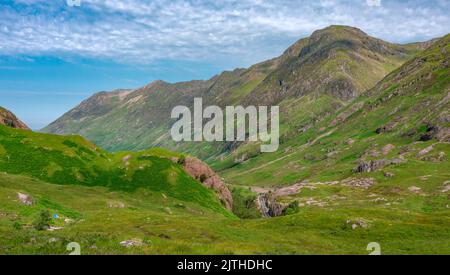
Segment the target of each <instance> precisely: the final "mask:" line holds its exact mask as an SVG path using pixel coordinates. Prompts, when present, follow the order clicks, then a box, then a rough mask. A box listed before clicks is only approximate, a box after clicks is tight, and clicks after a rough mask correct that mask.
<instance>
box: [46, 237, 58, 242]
mask: <svg viewBox="0 0 450 275" xmlns="http://www.w3.org/2000/svg"><path fill="white" fill-rule="evenodd" d="M57 241H59V239H58V238H50V239H48V243H56V242H57Z"/></svg>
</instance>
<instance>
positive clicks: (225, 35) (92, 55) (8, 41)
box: [0, 0, 450, 129]
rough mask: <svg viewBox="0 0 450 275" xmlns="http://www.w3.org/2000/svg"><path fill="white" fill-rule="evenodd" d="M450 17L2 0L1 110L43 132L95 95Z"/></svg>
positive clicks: (240, 2)
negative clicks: (322, 32) (312, 38)
mask: <svg viewBox="0 0 450 275" xmlns="http://www.w3.org/2000/svg"><path fill="white" fill-rule="evenodd" d="M78 1H79V2H80V5H79V6H78V5H77V2H78ZM68 2H71V3H70V4H71V5H68ZM73 4H75V5H73ZM449 14H450V1H448V0H432V1H429V0H411V1H408V0H398V1H395V0H351V1H350V0H348V1H343V0H342V1H339V0H336V1H334V0H321V1H309V0H308V1H300V0H292V1H284V0H277V1H264V0H227V1H225V0H215V1H201V0H191V1H178V0H155V1H153V0H67V1H66V0H1V1H0V106H4V107H7V108H9V109H11V110H12V111H14V112H15V113H17V114H18V115H19V116H20V117H21V118H22V119H23V120H24V121H25V122H26V123H28V124H29V125H30V126H31V127H32V128H34V129H39V128H41V127H43V126H45V125H46V124H48V123H49V122H51V121H52V120H54V119H55V118H57V117H58V116H59V115H61V114H62V113H64V112H65V111H67V110H68V109H69V108H71V107H73V106H75V105H76V104H77V103H79V101H81V100H82V99H84V98H86V97H88V96H89V95H91V94H92V93H93V92H97V91H101V90H111V89H115V88H134V87H139V86H142V85H145V84H147V83H148V82H151V81H152V80H155V79H164V80H166V81H170V82H174V81H181V80H190V79H206V78H209V77H211V76H213V75H215V74H217V73H219V72H220V71H222V70H226V69H233V68H235V67H247V66H249V65H251V64H253V63H256V62H258V61H262V60H265V59H268V58H272V57H275V56H277V55H279V54H280V53H282V52H283V50H284V49H286V48H287V47H288V46H289V45H290V44H292V43H293V42H295V41H296V40H298V39H299V38H301V37H305V36H307V35H309V34H310V33H311V32H312V31H314V30H316V29H320V28H324V27H326V26H328V25H332V24H343V25H351V26H355V27H358V28H360V29H362V30H364V31H365V32H366V33H368V34H370V35H372V36H376V37H379V38H382V39H384V40H387V41H391V42H397V43H408V42H413V41H424V40H428V39H431V38H434V37H438V36H442V35H444V34H447V33H449V32H450V27H449V26H450V16H449Z"/></svg>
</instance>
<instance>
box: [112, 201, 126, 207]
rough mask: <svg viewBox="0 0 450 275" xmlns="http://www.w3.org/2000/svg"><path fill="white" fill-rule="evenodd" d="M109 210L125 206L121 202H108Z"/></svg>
mask: <svg viewBox="0 0 450 275" xmlns="http://www.w3.org/2000/svg"><path fill="white" fill-rule="evenodd" d="M108 207H109V208H125V204H124V203H123V202H120V201H119V202H109V203H108Z"/></svg>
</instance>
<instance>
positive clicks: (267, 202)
mask: <svg viewBox="0 0 450 275" xmlns="http://www.w3.org/2000/svg"><path fill="white" fill-rule="evenodd" d="M256 202H257V205H258V208H259V211H260V212H261V214H262V215H263V216H264V217H266V218H269V217H277V216H281V215H283V210H284V209H285V208H286V206H285V205H283V204H281V203H279V202H277V201H276V196H273V195H272V194H271V193H263V194H260V195H259V196H258V197H257V198H256Z"/></svg>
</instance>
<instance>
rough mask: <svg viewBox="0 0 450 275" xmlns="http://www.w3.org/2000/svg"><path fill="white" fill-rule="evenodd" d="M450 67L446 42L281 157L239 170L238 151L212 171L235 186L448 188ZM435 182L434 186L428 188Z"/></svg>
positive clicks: (301, 138) (241, 165)
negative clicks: (346, 184)
mask: <svg viewBox="0 0 450 275" xmlns="http://www.w3.org/2000/svg"><path fill="white" fill-rule="evenodd" d="M449 65H450V35H447V36H445V37H444V38H442V39H440V40H438V41H436V42H435V43H433V44H432V45H431V46H430V47H429V48H428V49H426V50H425V51H423V52H422V53H420V54H418V55H417V56H415V57H414V58H413V59H411V60H410V61H408V62H406V63H405V64H404V65H403V66H401V67H400V68H398V69H396V70H394V71H393V72H392V73H391V74H389V75H388V76H386V77H385V78H384V79H383V80H382V81H380V82H379V83H378V84H377V85H375V86H374V87H373V88H372V89H370V90H368V91H367V92H366V93H365V94H363V95H362V96H360V97H358V98H357V99H356V100H355V101H353V102H352V103H351V104H349V105H347V106H346V107H344V108H343V109H341V110H340V111H338V112H337V113H336V114H333V115H329V116H325V117H324V118H323V119H322V120H321V121H318V122H317V123H315V124H313V125H312V127H311V128H309V129H307V130H306V131H305V132H304V133H302V134H301V135H299V136H298V137H297V138H296V139H292V140H290V141H288V142H286V143H284V144H282V145H281V148H280V150H279V151H278V152H276V153H270V154H262V155H259V156H256V157H254V158H252V159H249V160H248V161H245V162H242V163H239V164H236V163H235V161H234V160H235V159H236V158H239V155H237V152H235V154H236V155H233V154H231V155H230V156H228V157H227V158H226V159H225V160H224V161H222V162H219V163H216V164H215V166H214V167H215V168H216V169H218V170H222V175H223V176H225V177H226V178H227V180H229V181H231V182H234V183H236V184H239V183H245V182H252V183H254V184H257V185H261V186H277V185H278V186H279V185H289V184H294V183H297V182H301V181H302V180H310V181H311V180H312V181H322V182H323V181H341V180H346V179H348V178H352V177H356V178H359V177H364V178H367V177H370V178H373V179H378V180H379V181H382V182H385V183H386V184H389V183H390V182H397V181H399V182H400V183H401V184H402V185H408V184H412V183H414V184H415V185H421V184H424V185H423V186H417V187H420V188H431V186H433V184H434V187H433V188H436V189H439V188H444V187H443V182H445V179H447V180H448V177H449V174H448V171H449V168H450V166H449V165H450V162H449V159H448V154H449V153H450V146H449V142H450V117H449V110H450V103H449V100H450V73H449ZM432 167H434V168H432ZM433 169H434V170H433ZM407 171H408V172H407ZM409 173H410V174H409ZM420 177H425V178H427V180H421V179H420ZM431 178H434V182H433V184H432V183H428V184H429V185H426V183H425V182H427V181H433V180H432V179H431ZM355 182H357V181H355ZM363 182H364V180H363V181H361V182H360V183H361V184H363V185H364V183H363ZM370 182H372V183H370ZM374 182H376V181H372V180H369V181H367V182H366V183H369V185H371V184H373V183H374ZM425 186H426V187H425Z"/></svg>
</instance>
